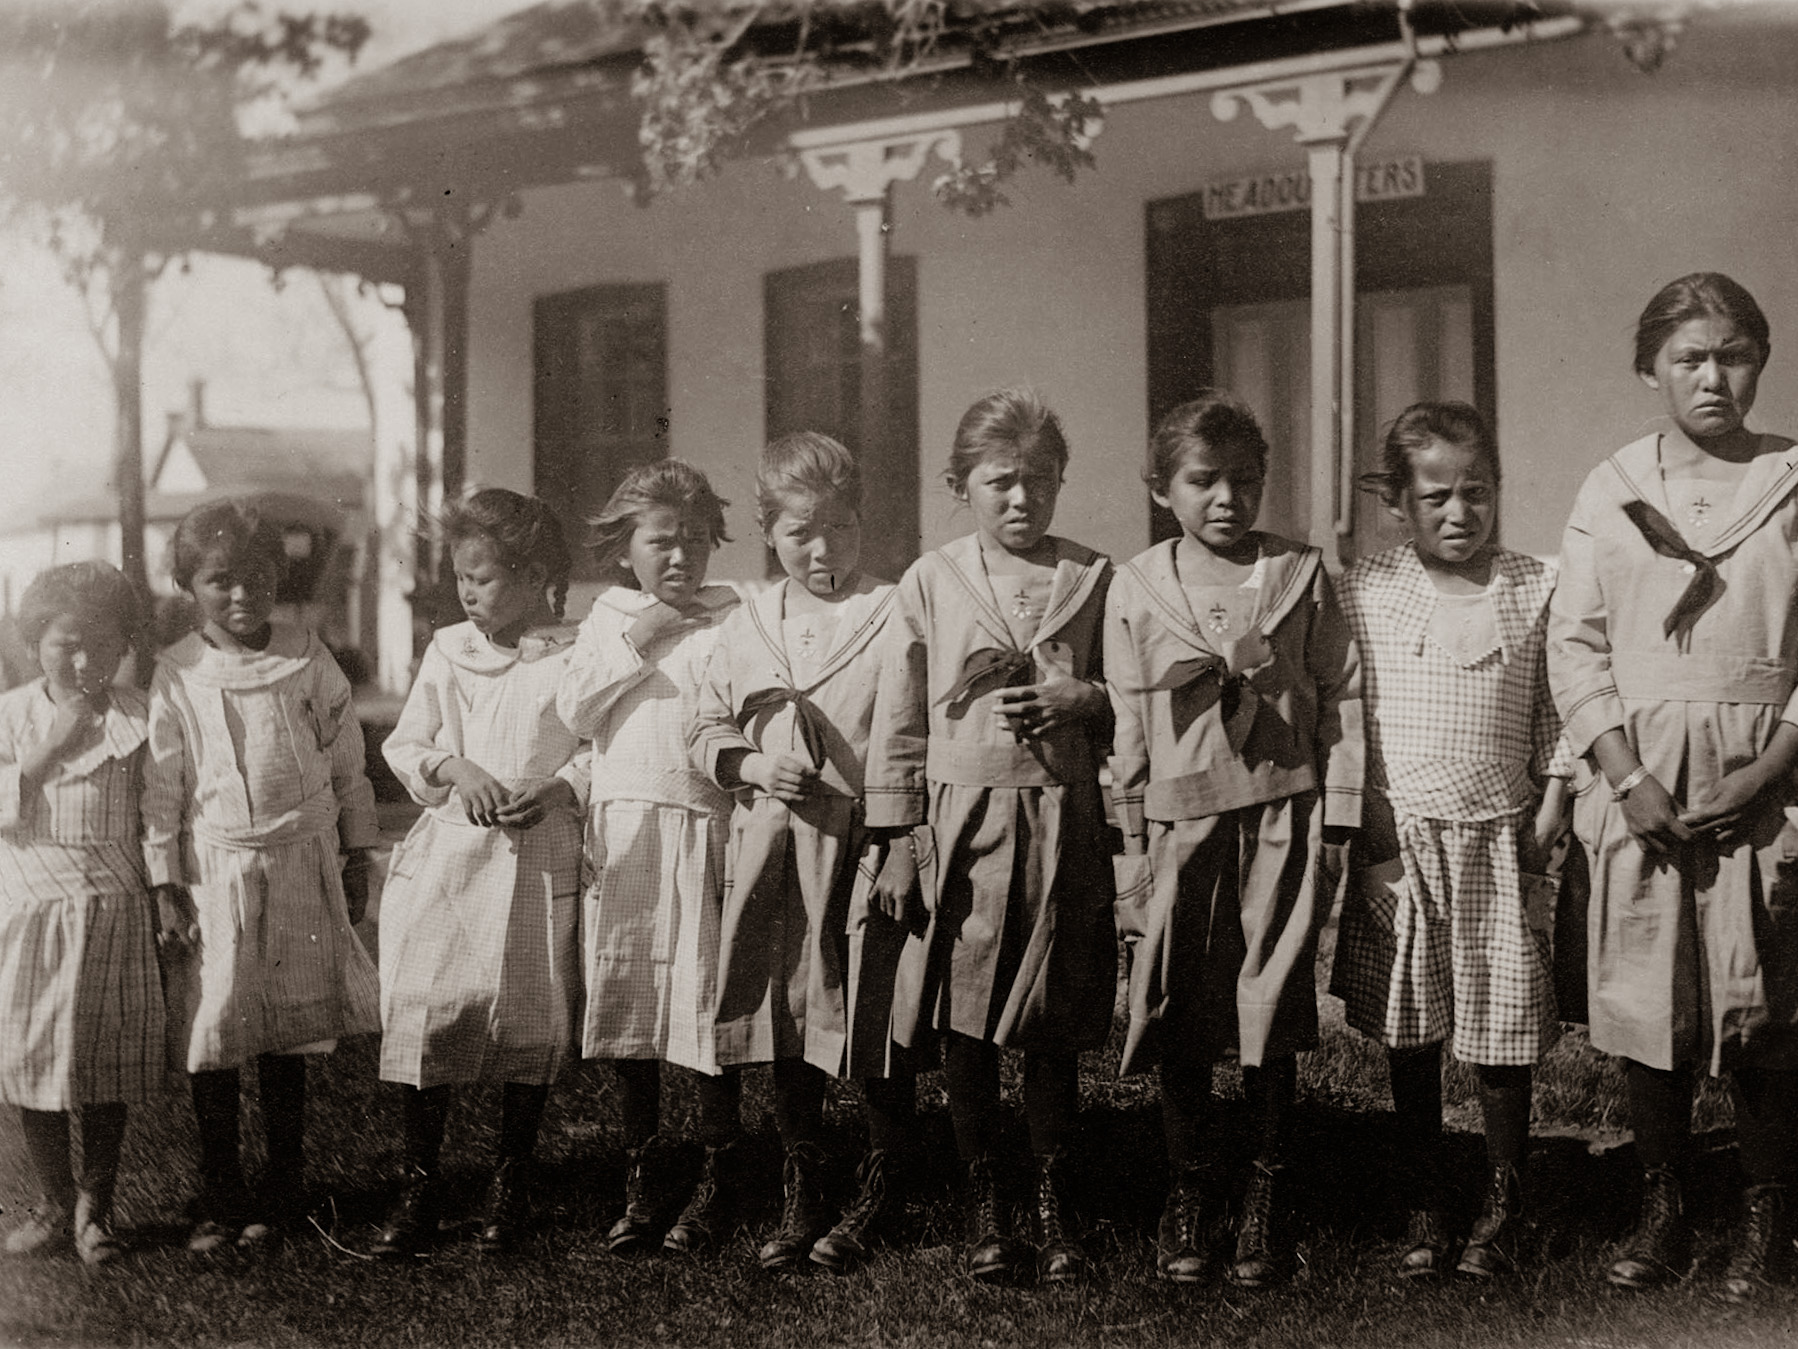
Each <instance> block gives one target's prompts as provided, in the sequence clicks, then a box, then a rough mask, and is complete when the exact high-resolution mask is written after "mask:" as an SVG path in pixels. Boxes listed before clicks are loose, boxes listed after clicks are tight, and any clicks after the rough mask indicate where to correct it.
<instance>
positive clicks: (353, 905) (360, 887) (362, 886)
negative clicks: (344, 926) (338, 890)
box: [343, 848, 368, 927]
mask: <svg viewBox="0 0 1798 1349" xmlns="http://www.w3.org/2000/svg"><path fill="white" fill-rule="evenodd" d="M343 899H344V904H345V906H346V907H347V908H348V909H349V911H350V926H351V927H355V926H356V924H358V923H360V922H361V921H362V920H363V919H364V918H365V917H367V916H368V849H367V848H351V849H350V850H349V851H348V852H346V853H345V854H344V855H343Z"/></svg>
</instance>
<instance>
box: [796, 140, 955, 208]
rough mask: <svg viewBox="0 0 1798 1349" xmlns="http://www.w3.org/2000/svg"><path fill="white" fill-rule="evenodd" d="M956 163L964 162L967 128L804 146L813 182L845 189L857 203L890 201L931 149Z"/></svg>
mask: <svg viewBox="0 0 1798 1349" xmlns="http://www.w3.org/2000/svg"><path fill="white" fill-rule="evenodd" d="M933 151H934V152H935V153H936V154H937V155H938V156H939V157H940V158H942V159H944V160H946V161H947V162H948V163H950V164H959V163H960V162H961V132H959V131H956V130H954V129H953V128H950V129H945V130H941V131H927V132H921V133H917V134H914V135H909V136H887V137H882V138H879V139H875V140H860V141H850V142H847V143H844V144H840V145H828V144H827V145H814V146H808V147H806V148H803V149H801V150H800V151H799V162H800V163H801V164H803V165H805V171H806V174H807V176H809V177H810V178H811V180H812V182H813V184H814V185H815V186H817V187H820V188H822V189H823V190H824V191H826V192H841V193H842V194H843V200H845V201H847V202H849V203H850V204H851V205H858V206H859V205H863V204H866V203H871V202H879V201H884V200H885V199H886V194H887V189H888V188H889V187H891V186H892V185H893V184H894V183H900V182H905V183H909V182H911V181H912V180H913V179H914V178H916V177H917V176H918V174H919V173H921V172H922V171H923V169H924V165H925V163H926V161H928V160H929V158H930V156H931V153H932V152H933Z"/></svg>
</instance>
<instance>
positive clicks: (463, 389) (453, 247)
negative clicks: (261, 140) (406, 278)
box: [405, 212, 474, 655]
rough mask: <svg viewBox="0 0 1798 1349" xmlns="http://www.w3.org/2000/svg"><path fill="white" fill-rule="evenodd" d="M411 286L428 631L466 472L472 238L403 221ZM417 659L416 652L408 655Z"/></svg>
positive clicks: (441, 611) (438, 609)
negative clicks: (448, 528)
mask: <svg viewBox="0 0 1798 1349" xmlns="http://www.w3.org/2000/svg"><path fill="white" fill-rule="evenodd" d="M406 227H407V230H408V233H409V234H410V236H411V238H412V242H413V260H412V274H413V282H412V284H411V285H409V286H407V287H406V303H405V313H406V321H407V322H408V323H409V324H410V325H411V328H412V349H413V391H414V392H413V397H414V402H415V407H416V413H417V423H418V434H417V445H418V454H417V460H416V465H417V481H416V484H415V488H414V494H415V495H414V499H415V503H416V510H417V514H416V515H415V516H414V526H413V558H414V561H413V576H414V591H413V595H414V599H413V605H414V608H415V609H416V608H421V607H422V609H423V612H424V614H425V616H426V617H427V618H428V620H429V622H430V623H431V625H432V626H436V625H437V624H438V623H440V622H442V621H444V619H445V618H446V617H447V612H446V609H445V605H446V603H447V601H446V599H445V596H446V594H447V591H446V590H445V588H444V587H445V586H446V584H447V559H446V558H445V557H444V556H443V541H442V538H441V537H440V533H439V530H438V523H437V522H438V521H439V520H440V519H441V518H442V515H443V509H444V507H445V506H446V505H447V504H449V503H451V502H453V501H455V500H456V498H457V497H459V496H460V495H461V494H462V486H463V481H464V479H465V477H466V473H467V464H468V281H469V270H470V268H469V248H470V245H471V243H472V241H473V237H474V231H473V230H472V229H470V228H467V223H466V221H464V220H460V219H457V218H456V217H454V216H452V215H451V214H450V213H449V212H433V213H432V214H431V215H429V216H428V217H424V218H422V219H419V218H415V217H408V218H407V220H406ZM417 654H418V653H417V652H416V651H415V652H414V655H417Z"/></svg>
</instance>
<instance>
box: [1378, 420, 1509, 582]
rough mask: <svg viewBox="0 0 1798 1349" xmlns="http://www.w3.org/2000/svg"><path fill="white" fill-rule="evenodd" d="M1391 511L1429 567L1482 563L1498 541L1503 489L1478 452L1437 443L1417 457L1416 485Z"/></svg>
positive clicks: (1413, 455)
mask: <svg viewBox="0 0 1798 1349" xmlns="http://www.w3.org/2000/svg"><path fill="white" fill-rule="evenodd" d="M1387 509H1388V510H1390V511H1391V512H1392V514H1393V516H1394V518H1396V519H1398V520H1400V521H1403V522H1404V524H1406V525H1407V526H1408V527H1409V528H1410V530H1411V539H1412V542H1413V543H1414V544H1416V546H1417V552H1418V555H1419V556H1420V557H1421V558H1423V560H1424V563H1425V565H1429V564H1430V563H1432V562H1436V563H1442V564H1445V565H1447V566H1451V567H1454V566H1460V565H1462V564H1464V563H1467V562H1472V561H1475V560H1476V559H1478V558H1479V557H1480V555H1481V554H1482V553H1484V552H1485V550H1486V545H1487V544H1488V543H1490V542H1491V540H1492V526H1493V525H1494V524H1495V523H1496V522H1497V519H1498V484H1497V483H1496V482H1495V481H1493V478H1492V468H1491V466H1490V465H1489V464H1487V462H1486V460H1485V458H1484V457H1483V456H1482V455H1481V454H1480V453H1479V452H1478V451H1477V450H1474V449H1472V448H1470V447H1468V446H1465V445H1450V444H1449V443H1448V442H1446V441H1443V440H1432V441H1430V443H1429V444H1428V445H1426V446H1424V447H1423V448H1422V449H1421V450H1413V451H1412V452H1411V481H1410V482H1409V483H1407V484H1406V485H1405V490H1404V491H1403V492H1401V493H1400V494H1399V499H1398V503H1397V504H1396V505H1393V506H1389V507H1388V508H1387Z"/></svg>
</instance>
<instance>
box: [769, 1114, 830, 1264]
mask: <svg viewBox="0 0 1798 1349" xmlns="http://www.w3.org/2000/svg"><path fill="white" fill-rule="evenodd" d="M780 1179H781V1192H782V1198H783V1200H784V1202H783V1203H782V1205H781V1212H780V1228H779V1230H778V1231H776V1232H775V1234H774V1235H773V1237H771V1238H770V1239H769V1240H768V1241H767V1242H766V1243H765V1244H764V1245H763V1246H762V1249H761V1254H760V1259H761V1262H762V1268H763V1269H785V1268H786V1267H787V1266H789V1265H793V1264H797V1263H798V1262H799V1261H801V1260H804V1259H805V1258H806V1257H807V1256H809V1255H810V1254H811V1251H812V1244H813V1243H814V1242H816V1241H817V1240H818V1238H819V1237H821V1236H823V1235H824V1232H825V1230H826V1229H827V1228H828V1227H829V1226H830V1210H829V1209H827V1208H825V1207H824V1151H823V1149H822V1148H820V1147H819V1146H818V1145H817V1144H816V1143H795V1144H794V1145H793V1146H792V1147H790V1148H788V1149H787V1159H786V1163H785V1165H783V1166H782V1167H781V1176H780Z"/></svg>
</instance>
